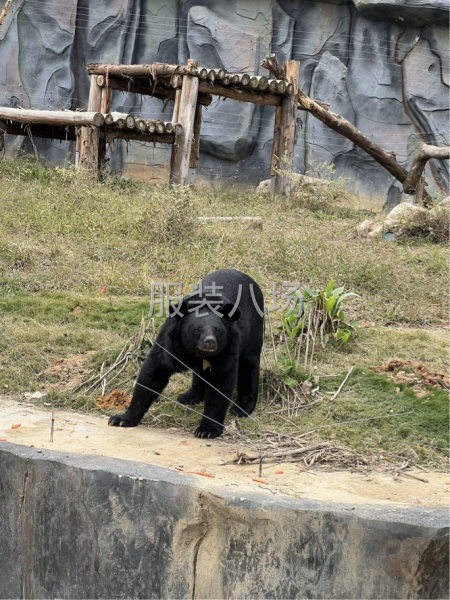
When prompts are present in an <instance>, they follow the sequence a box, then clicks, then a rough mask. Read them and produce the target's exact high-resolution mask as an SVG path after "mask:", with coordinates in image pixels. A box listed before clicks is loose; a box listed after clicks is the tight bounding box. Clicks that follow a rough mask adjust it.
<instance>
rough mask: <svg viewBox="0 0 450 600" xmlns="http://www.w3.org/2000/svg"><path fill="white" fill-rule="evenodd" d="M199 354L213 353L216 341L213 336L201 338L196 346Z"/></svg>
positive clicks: (215, 348)
mask: <svg viewBox="0 0 450 600" xmlns="http://www.w3.org/2000/svg"><path fill="white" fill-rule="evenodd" d="M197 350H198V351H199V352H215V351H216V350H217V340H216V338H215V336H214V335H212V334H209V335H206V336H205V337H204V338H201V339H200V340H199V342H198V344H197Z"/></svg>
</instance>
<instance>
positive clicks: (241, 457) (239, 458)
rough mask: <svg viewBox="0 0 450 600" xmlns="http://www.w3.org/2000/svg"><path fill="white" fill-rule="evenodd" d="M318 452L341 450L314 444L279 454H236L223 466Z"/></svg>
mask: <svg viewBox="0 0 450 600" xmlns="http://www.w3.org/2000/svg"><path fill="white" fill-rule="evenodd" d="M318 450H329V451H335V450H341V448H338V447H337V446H331V445H329V444H326V443H323V444H316V445H315V446H307V447H306V448H295V449H294V450H284V451H281V452H271V453H270V454H264V453H261V454H250V455H249V454H245V453H242V452H241V453H238V454H237V455H236V456H235V458H233V459H231V460H228V461H225V462H224V463H223V464H224V465H231V464H234V463H243V462H244V463H246V462H247V463H248V462H261V461H262V460H275V461H276V460H277V459H279V458H286V457H288V456H298V455H299V454H306V453H308V452H317V451H318Z"/></svg>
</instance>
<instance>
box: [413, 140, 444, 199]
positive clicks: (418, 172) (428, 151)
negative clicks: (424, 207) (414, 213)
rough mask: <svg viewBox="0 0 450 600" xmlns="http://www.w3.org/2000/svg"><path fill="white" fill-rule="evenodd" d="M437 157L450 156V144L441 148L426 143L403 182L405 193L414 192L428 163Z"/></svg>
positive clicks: (438, 158)
mask: <svg viewBox="0 0 450 600" xmlns="http://www.w3.org/2000/svg"><path fill="white" fill-rule="evenodd" d="M432 158H435V159H437V160H445V159H446V158H450V146H445V147H443V148H439V147H438V146H430V145H429V144H424V145H423V146H422V148H421V149H420V150H419V152H418V153H417V154H416V156H415V157H414V159H413V161H412V165H411V168H410V170H409V173H408V176H407V177H406V179H405V181H404V182H403V191H404V192H405V194H414V193H415V191H416V188H417V185H418V183H419V180H420V178H421V177H422V173H423V171H424V169H425V167H426V165H427V162H428V161H429V160H430V159H432Z"/></svg>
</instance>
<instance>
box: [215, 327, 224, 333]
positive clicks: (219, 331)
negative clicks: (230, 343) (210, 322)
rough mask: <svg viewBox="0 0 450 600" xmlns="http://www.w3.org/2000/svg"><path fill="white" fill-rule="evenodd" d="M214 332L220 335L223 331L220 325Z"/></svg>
mask: <svg viewBox="0 0 450 600" xmlns="http://www.w3.org/2000/svg"><path fill="white" fill-rule="evenodd" d="M214 333H215V334H216V335H220V334H221V333H222V330H221V329H220V327H214Z"/></svg>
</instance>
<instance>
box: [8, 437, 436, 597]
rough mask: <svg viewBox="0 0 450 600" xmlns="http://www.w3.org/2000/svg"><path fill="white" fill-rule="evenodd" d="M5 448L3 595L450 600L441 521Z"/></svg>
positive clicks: (426, 513)
mask: <svg viewBox="0 0 450 600" xmlns="http://www.w3.org/2000/svg"><path fill="white" fill-rule="evenodd" d="M196 485H198V484H197V483H196V482H195V481H194V478H193V477H192V476H189V475H186V474H180V473H177V472H175V471H169V470H167V469H161V468H158V467H153V466H151V465H145V464H139V463H133V462H128V461H122V460H116V459H109V458H105V457H101V456H77V455H74V454H66V453H61V452H53V451H49V450H37V449H35V448H25V447H24V446H19V445H15V444H8V443H2V444H1V447H0V523H1V527H0V598H230V599H232V598H280V599H282V598H283V599H285V598H374V599H375V598H377V599H378V598H447V597H448V511H447V510H446V509H444V508H430V507H422V506H413V507H409V508H399V507H398V506H396V507H390V506H353V505H348V504H347V505H345V504H341V505H339V504H333V503H325V502H316V501H309V500H307V499H305V500H297V499H289V498H287V497H278V496H273V495H272V494H271V493H270V492H266V493H259V494H257V493H252V494H249V493H242V491H240V490H239V489H238V488H235V490H236V491H235V492H233V493H235V494H236V495H235V496H233V495H231V494H230V492H229V491H224V490H221V489H220V488H214V489H209V488H208V490H202V489H201V488H199V487H196Z"/></svg>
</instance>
